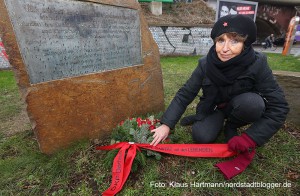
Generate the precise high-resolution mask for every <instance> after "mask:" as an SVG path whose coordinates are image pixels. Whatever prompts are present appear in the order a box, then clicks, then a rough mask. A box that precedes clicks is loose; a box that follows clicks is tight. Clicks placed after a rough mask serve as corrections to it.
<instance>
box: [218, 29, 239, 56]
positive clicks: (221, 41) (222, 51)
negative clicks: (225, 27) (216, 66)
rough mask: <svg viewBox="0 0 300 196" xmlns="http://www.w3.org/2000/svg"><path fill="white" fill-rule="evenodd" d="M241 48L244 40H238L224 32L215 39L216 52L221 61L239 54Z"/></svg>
mask: <svg viewBox="0 0 300 196" xmlns="http://www.w3.org/2000/svg"><path fill="white" fill-rule="evenodd" d="M243 48H244V42H241V41H238V40H237V39H235V38H234V37H228V36H227V35H226V33H225V34H222V35H221V36H219V37H218V38H217V39H216V52H217V55H218V57H219V59H220V60H221V61H223V62H225V61H228V60H229V59H232V58H233V57H236V56H237V55H239V54H240V53H241V52H242V51H243Z"/></svg>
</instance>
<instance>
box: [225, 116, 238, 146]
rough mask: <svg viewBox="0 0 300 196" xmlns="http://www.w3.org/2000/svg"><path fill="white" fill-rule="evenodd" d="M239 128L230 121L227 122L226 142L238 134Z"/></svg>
mask: <svg viewBox="0 0 300 196" xmlns="http://www.w3.org/2000/svg"><path fill="white" fill-rule="evenodd" d="M237 129H238V127H237V126H236V125H235V124H233V123H230V122H228V121H227V122H226V124H225V127H224V136H225V142H226V143H228V141H229V140H230V139H231V138H233V137H234V136H237V135H238V133H237Z"/></svg>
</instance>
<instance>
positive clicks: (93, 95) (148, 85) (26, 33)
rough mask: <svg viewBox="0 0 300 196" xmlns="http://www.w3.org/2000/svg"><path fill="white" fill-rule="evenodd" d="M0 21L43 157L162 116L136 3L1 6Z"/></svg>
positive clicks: (155, 68) (152, 56) (158, 77)
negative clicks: (123, 124) (144, 117)
mask: <svg viewBox="0 0 300 196" xmlns="http://www.w3.org/2000/svg"><path fill="white" fill-rule="evenodd" d="M0 13H1V14H0V15H1V17H0V26H1V28H0V35H1V37H2V41H3V42H4V45H5V48H6V51H7V53H8V56H9V62H10V64H11V65H12V67H13V70H14V73H15V76H16V79H17V83H18V86H19V89H20V92H21V94H22V97H23V98H24V101H25V103H26V105H27V113H28V116H29V118H30V121H31V123H32V127H33V130H34V132H35V135H36V137H37V139H38V143H39V146H40V149H41V151H42V152H44V153H47V154H51V153H53V152H55V151H56V150H57V149H60V148H63V147H66V146H69V145H70V144H71V143H74V142H76V141H78V140H81V139H84V138H91V139H92V138H101V137H104V136H105V135H109V134H110V131H111V130H112V129H113V128H114V127H115V126H116V125H117V124H118V122H120V121H121V120H124V119H125V118H127V117H133V116H137V115H141V114H147V113H152V112H159V111H162V110H164V95H163V83H162V72H161V67H160V59H159V51H158V47H157V45H156V43H155V42H154V40H153V38H152V34H151V32H150V31H149V30H148V25H147V23H146V20H145V19H144V17H143V15H142V12H141V8H140V5H139V3H137V1H136V0H122V1H120V0H90V1H88V0H82V1H76V0H0Z"/></svg>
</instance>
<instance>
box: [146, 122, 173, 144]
mask: <svg viewBox="0 0 300 196" xmlns="http://www.w3.org/2000/svg"><path fill="white" fill-rule="evenodd" d="M151 132H152V133H154V135H153V138H154V139H153V141H152V142H151V143H150V145H153V146H156V145H157V144H158V143H159V142H161V141H164V140H165V139H166V138H167V137H168V135H169V133H170V128H169V127H168V126H167V125H161V126H159V127H158V128H156V129H153V130H152V131H151Z"/></svg>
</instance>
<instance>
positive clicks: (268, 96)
mask: <svg viewBox="0 0 300 196" xmlns="http://www.w3.org/2000/svg"><path fill="white" fill-rule="evenodd" d="M207 66H209V65H207V63H206V57H203V58H201V59H200V60H199V63H198V66H197V68H196V69H195V70H194V72H193V73H192V75H191V77H190V78H189V79H188V81H187V82H186V83H185V84H184V85H183V86H182V87H181V88H180V89H179V91H178V92H177V93H176V95H175V97H174V99H173V100H172V102H171V104H170V105H169V107H168V108H167V110H166V111H165V113H164V115H163V116H162V118H161V122H162V123H163V124H166V125H168V126H169V127H170V128H171V129H174V127H175V125H176V123H177V122H178V121H179V119H180V117H181V116H182V114H183V113H184V112H185V110H186V108H187V106H188V105H189V104H190V103H191V102H192V101H193V100H194V99H195V97H196V96H197V95H198V93H199V91H200V89H202V91H203V96H202V97H201V98H200V100H203V99H205V94H206V92H205V89H207V88H206V87H208V86H209V85H211V84H212V83H211V81H210V80H209V78H208V77H206V74H205V73H206V67H207ZM243 80H245V81H247V82H245V84H246V85H243ZM249 81H252V87H250V88H249V85H247V84H249ZM236 84H238V85H236ZM229 89H230V92H229V93H228V95H229V97H231V98H232V97H233V96H235V95H237V94H240V93H244V92H255V93H258V94H260V95H261V96H262V97H263V98H264V100H265V104H266V108H265V112H264V113H263V115H262V117H261V118H260V119H259V120H258V121H256V122H253V123H252V124H251V126H250V127H249V128H248V129H247V130H246V133H247V134H248V135H249V136H250V137H251V138H252V139H253V140H254V141H255V142H256V143H257V145H258V146H261V145H263V144H264V143H266V142H267V141H268V140H269V139H270V138H271V137H272V136H273V135H274V134H275V133H276V132H277V131H278V130H279V129H280V127H281V126H282V125H283V124H284V122H285V120H286V116H287V113H288V111H289V107H288V103H287V102H286V100H285V97H284V93H283V91H282V89H281V88H280V87H279V86H278V84H277V82H276V80H275V78H274V76H273V74H272V71H271V69H270V68H269V66H268V62H267V57H266V56H265V55H264V54H262V53H257V52H256V60H255V62H254V63H253V64H252V65H250V66H249V68H248V70H247V71H246V72H245V74H244V75H242V76H239V77H238V78H237V79H236V82H235V84H233V85H232V88H229Z"/></svg>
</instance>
